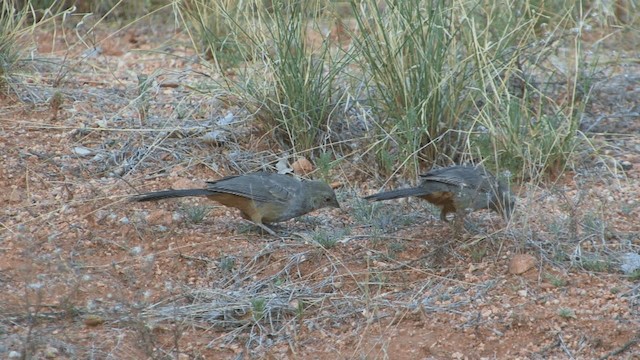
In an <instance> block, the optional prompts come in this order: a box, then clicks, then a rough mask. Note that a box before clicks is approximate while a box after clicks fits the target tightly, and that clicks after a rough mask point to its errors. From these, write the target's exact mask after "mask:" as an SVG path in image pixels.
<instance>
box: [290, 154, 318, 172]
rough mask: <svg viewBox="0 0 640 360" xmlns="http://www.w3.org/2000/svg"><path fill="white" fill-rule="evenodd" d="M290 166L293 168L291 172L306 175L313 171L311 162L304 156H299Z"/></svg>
mask: <svg viewBox="0 0 640 360" xmlns="http://www.w3.org/2000/svg"><path fill="white" fill-rule="evenodd" d="M291 167H292V168H293V172H294V173H296V174H298V175H307V174H308V173H310V172H312V171H313V164H312V163H311V161H309V160H307V158H305V157H299V158H298V160H296V161H295V162H294V163H293V164H292V165H291Z"/></svg>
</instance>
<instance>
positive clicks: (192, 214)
mask: <svg viewBox="0 0 640 360" xmlns="http://www.w3.org/2000/svg"><path fill="white" fill-rule="evenodd" d="M210 211H211V207H209V206H206V205H185V206H184V212H185V213H186V214H187V219H189V221H190V222H191V223H192V224H199V223H201V222H202V220H204V218H205V217H206V216H207V214H208V213H209V212H210Z"/></svg>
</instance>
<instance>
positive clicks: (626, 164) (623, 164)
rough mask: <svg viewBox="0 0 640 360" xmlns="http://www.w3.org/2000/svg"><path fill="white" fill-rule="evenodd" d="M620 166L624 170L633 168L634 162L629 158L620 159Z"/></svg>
mask: <svg viewBox="0 0 640 360" xmlns="http://www.w3.org/2000/svg"><path fill="white" fill-rule="evenodd" d="M620 167H621V168H622V170H625V171H626V170H631V168H633V164H632V163H631V162H629V161H627V160H622V161H620Z"/></svg>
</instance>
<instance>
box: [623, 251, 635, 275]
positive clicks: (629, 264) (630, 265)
mask: <svg viewBox="0 0 640 360" xmlns="http://www.w3.org/2000/svg"><path fill="white" fill-rule="evenodd" d="M621 260H622V264H621V265H620V269H621V270H622V271H623V272H624V273H625V274H631V273H633V272H634V271H636V270H638V269H640V255H638V254H636V253H632V252H628V253H625V254H623V255H622V259H621Z"/></svg>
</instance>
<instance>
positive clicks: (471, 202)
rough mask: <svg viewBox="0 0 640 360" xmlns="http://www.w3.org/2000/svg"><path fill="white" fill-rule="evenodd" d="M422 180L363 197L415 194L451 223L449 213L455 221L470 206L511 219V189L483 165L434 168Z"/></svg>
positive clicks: (460, 217) (383, 197)
mask: <svg viewBox="0 0 640 360" xmlns="http://www.w3.org/2000/svg"><path fill="white" fill-rule="evenodd" d="M420 178H421V179H422V182H421V183H420V185H418V186H416V187H412V188H406V189H397V190H392V191H387V192H381V193H377V194H373V195H369V196H366V197H364V199H366V200H373V201H381V200H391V199H398V198H404V197H409V196H416V197H419V198H421V199H424V200H427V201H428V202H430V203H432V204H434V205H436V206H437V207H439V208H440V220H442V221H444V222H449V221H448V219H447V215H448V214H450V213H455V217H456V221H458V220H462V219H463V218H464V216H465V215H466V211H467V210H468V209H470V210H472V211H474V210H479V209H491V210H493V211H495V212H497V213H498V214H500V215H502V216H503V217H504V219H505V220H507V221H508V220H509V219H510V218H511V214H512V213H513V209H514V203H515V202H514V198H513V196H512V195H511V190H510V189H509V187H508V186H507V185H506V184H504V182H502V181H499V180H497V179H496V178H495V176H493V174H491V173H490V172H489V171H487V170H486V169H484V167H482V166H480V165H478V166H471V165H454V166H449V167H443V168H438V169H432V170H430V171H429V172H427V173H426V174H423V175H420Z"/></svg>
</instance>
